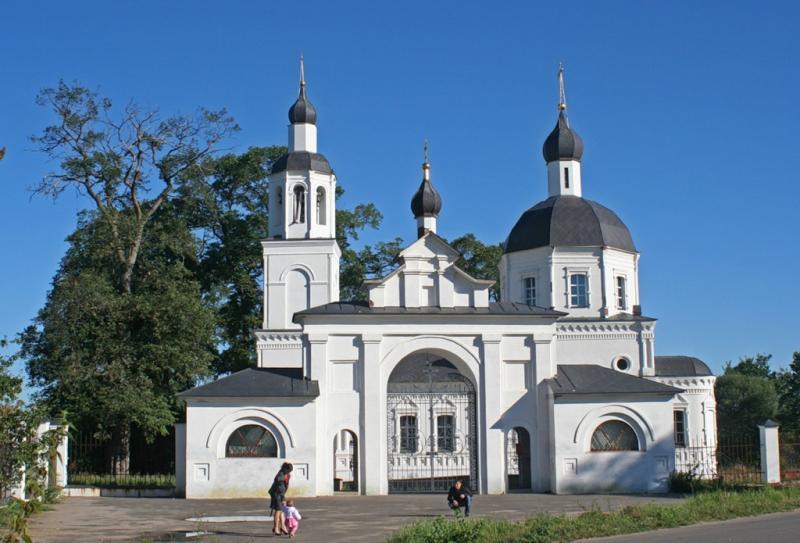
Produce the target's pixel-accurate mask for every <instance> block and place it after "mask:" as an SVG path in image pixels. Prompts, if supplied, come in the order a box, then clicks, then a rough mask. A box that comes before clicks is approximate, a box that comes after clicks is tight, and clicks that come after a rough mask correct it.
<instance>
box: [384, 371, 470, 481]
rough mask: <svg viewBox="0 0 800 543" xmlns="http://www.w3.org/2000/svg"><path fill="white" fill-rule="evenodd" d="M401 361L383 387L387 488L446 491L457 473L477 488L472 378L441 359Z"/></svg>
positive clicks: (460, 477)
mask: <svg viewBox="0 0 800 543" xmlns="http://www.w3.org/2000/svg"><path fill="white" fill-rule="evenodd" d="M404 364H405V365H406V367H404V368H402V369H400V368H401V366H403V365H404ZM401 366H398V369H400V371H399V372H398V371H397V370H396V371H395V372H393V373H392V376H391V377H390V379H389V384H388V390H387V409H386V412H387V436H388V475H389V492H391V493H399V492H446V491H447V489H448V488H450V486H451V485H452V484H453V482H454V481H456V480H457V479H460V480H462V481H463V482H464V483H466V484H468V485H469V487H470V488H471V489H472V490H473V491H477V488H478V486H477V484H478V476H477V472H478V470H477V466H478V461H477V418H476V409H475V388H474V387H473V385H472V383H471V382H470V381H469V380H468V379H467V378H465V377H464V376H463V375H461V374H460V373H458V370H457V369H456V368H455V367H454V366H453V365H452V364H450V362H448V361H446V360H443V359H440V360H436V361H433V362H430V361H428V360H419V359H418V360H409V361H404V362H403V363H402V364H401Z"/></svg>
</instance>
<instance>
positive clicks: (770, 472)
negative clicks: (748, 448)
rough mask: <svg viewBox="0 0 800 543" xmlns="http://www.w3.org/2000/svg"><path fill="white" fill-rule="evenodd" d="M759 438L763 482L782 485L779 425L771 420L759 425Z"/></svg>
mask: <svg viewBox="0 0 800 543" xmlns="http://www.w3.org/2000/svg"><path fill="white" fill-rule="evenodd" d="M758 437H759V441H760V442H761V481H762V482H764V483H780V482H781V459H780V446H779V443H778V423H777V422H775V421H774V420H770V419H766V420H764V421H762V422H761V423H759V425H758Z"/></svg>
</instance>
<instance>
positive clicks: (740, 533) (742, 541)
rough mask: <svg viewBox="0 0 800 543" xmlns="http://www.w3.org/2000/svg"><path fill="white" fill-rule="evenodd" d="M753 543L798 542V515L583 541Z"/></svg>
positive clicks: (737, 520) (739, 520)
mask: <svg viewBox="0 0 800 543" xmlns="http://www.w3.org/2000/svg"><path fill="white" fill-rule="evenodd" d="M754 541H755V542H759V543H798V542H800V511H793V512H791V513H774V514H771V515H763V516H759V517H749V518H739V519H735V520H726V521H724V522H709V523H705V524H696V525H694V526H685V527H683V528H671V529H669V530H657V531H655V532H643V533H639V534H632V535H626V536H619V537H600V538H596V539H585V540H583V543H633V542H636V543H752V542H754Z"/></svg>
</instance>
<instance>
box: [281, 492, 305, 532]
mask: <svg viewBox="0 0 800 543" xmlns="http://www.w3.org/2000/svg"><path fill="white" fill-rule="evenodd" d="M283 517H284V519H285V521H284V522H285V523H286V529H287V530H289V537H294V534H296V533H297V529H298V528H299V527H300V522H299V521H300V519H302V518H303V517H301V516H300V511H298V510H297V508H296V507H295V506H294V500H286V503H285V504H284V506H283Z"/></svg>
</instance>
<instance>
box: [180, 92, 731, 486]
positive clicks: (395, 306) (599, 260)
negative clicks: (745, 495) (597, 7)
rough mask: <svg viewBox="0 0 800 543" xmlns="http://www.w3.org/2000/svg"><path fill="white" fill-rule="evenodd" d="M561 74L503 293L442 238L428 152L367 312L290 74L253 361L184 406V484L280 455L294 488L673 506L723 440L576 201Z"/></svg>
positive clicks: (313, 129) (328, 172) (236, 480)
mask: <svg viewBox="0 0 800 543" xmlns="http://www.w3.org/2000/svg"><path fill="white" fill-rule="evenodd" d="M561 81H562V93H561V100H560V104H559V115H558V120H557V122H556V126H555V128H554V129H553V130H552V132H551V133H550V135H549V136H547V139H546V140H545V142H544V147H543V155H544V162H545V165H546V179H547V192H548V197H547V199H545V200H543V201H541V202H539V203H537V204H535V205H533V206H532V207H530V209H528V210H527V211H525V212H524V213H523V214H522V216H521V217H520V218H519V219H518V220H517V222H516V224H514V225H511V224H509V227H510V232H509V235H508V238H507V239H506V241H505V248H504V254H503V256H502V259H501V261H500V270H499V271H500V276H501V278H502V292H501V301H498V302H495V301H492V300H491V299H490V296H489V288H490V286H491V285H492V281H487V280H483V279H478V278H475V277H471V276H470V275H469V274H467V273H465V272H464V271H463V270H461V269H459V268H458V266H457V265H456V262H457V261H458V259H459V254H458V252H457V251H455V250H454V249H453V248H452V247H450V246H449V245H448V244H447V242H446V241H445V240H444V239H442V238H441V237H439V236H438V235H437V233H436V230H437V224H436V223H437V216H438V214H439V211H440V209H441V207H442V199H441V197H440V195H439V193H438V192H437V190H436V189H435V188H434V186H433V184H432V181H431V175H430V165H429V163H428V161H427V158H426V160H425V163H424V164H423V165H422V183H421V184H420V185H419V189H418V190H417V192H416V194H414V195H413V198H412V199H411V210H412V212H413V215H414V218H415V220H416V226H417V235H418V237H417V239H416V240H415V241H414V242H413V243H411V244H410V245H409V246H408V247H406V248H405V249H404V250H403V251H402V252H401V253H400V255H399V257H398V259H397V267H396V268H395V269H394V271H392V272H391V273H389V274H388V275H386V276H385V277H381V278H378V279H371V280H368V281H365V282H364V285H363V288H364V290H365V292H366V295H367V299H368V302H349V301H340V300H339V258H340V250H339V247H338V245H337V243H336V239H335V232H336V227H335V226H336V225H335V221H336V207H335V206H336V200H335V193H336V176H335V175H334V174H333V170H332V168H331V166H330V164H329V163H328V160H327V159H326V158H325V157H324V156H323V155H322V154H320V153H319V152H318V149H317V112H316V110H315V108H314V106H313V105H312V104H311V102H310V101H309V99H308V97H307V95H306V84H305V81H304V78H302V77H301V82H300V93H299V97H298V98H297V101H296V102H295V103H294V105H292V107H291V108H290V109H289V121H290V123H291V124H290V125H289V145H288V147H289V151H288V153H287V154H286V155H284V156H283V157H281V158H280V159H279V160H277V161H276V162H275V164H274V165H273V167H272V171H271V174H270V177H269V206H270V207H269V219H270V223H269V238H267V239H265V240H263V242H262V247H263V258H264V321H263V328H262V329H260V330H256V331H255V339H256V349H257V353H258V363H257V367H254V368H250V369H246V370H244V371H240V372H238V373H234V374H232V375H229V376H227V377H223V378H221V379H219V380H217V381H214V382H211V383H208V384H205V385H202V386H198V387H196V388H193V389H191V390H188V391H185V392H183V393H181V395H180V396H181V398H182V399H183V400H184V401H185V402H186V424H185V426H183V425H180V427H179V428H178V450H177V453H176V456H177V462H176V463H177V471H178V474H177V480H178V487H179V491H181V492H184V493H185V496H186V497H187V498H218V497H245V496H265V495H266V492H267V489H268V487H269V485H270V483H271V481H272V478H273V476H274V474H275V472H277V470H278V468H279V467H280V465H281V464H282V463H283V462H291V463H292V464H293V465H294V471H293V473H292V481H291V486H290V492H289V494H290V495H295V496H321V495H330V494H333V493H334V492H335V491H345V490H350V491H355V492H358V493H361V494H387V493H396V492H439V491H443V492H444V491H446V489H447V488H448V487H449V486H450V484H451V483H452V482H453V481H454V480H456V479H461V480H463V481H464V482H466V483H467V484H468V485H469V486H470V487H471V488H472V489H473V490H474V491H475V492H477V493H485V494H501V493H506V492H515V491H523V492H524V491H529V492H553V493H559V494H562V493H596V492H664V491H666V490H667V482H668V478H669V474H670V472H671V471H672V470H673V469H674V468H675V466H676V463H681V462H682V460H683V456H684V455H685V454H687V452H686V451H687V448H688V447H690V446H708V447H711V446H713V445H714V444H715V443H716V410H715V399H714V377H713V375H712V374H711V371H710V370H709V368H708V366H706V365H705V364H704V363H703V362H701V361H700V360H698V359H696V358H692V357H688V356H657V355H656V351H655V328H656V319H654V318H651V317H646V316H644V315H642V313H641V309H640V303H639V299H640V293H639V280H638V276H639V252H638V250H637V248H636V246H635V245H634V242H633V238H632V236H631V234H630V232H629V230H628V228H627V227H626V226H625V224H624V223H623V222H622V221H621V220H620V218H619V217H618V216H617V215H616V214H615V213H614V212H613V211H611V210H610V209H608V208H606V207H604V206H602V205H600V204H598V203H597V202H594V201H592V200H588V199H585V198H584V197H583V178H582V172H581V155H582V154H583V142H582V140H581V138H580V137H579V136H578V134H577V133H576V132H575V130H573V129H572V128H571V127H570V124H569V122H568V120H567V117H566V103H565V100H564V98H563V79H561ZM534 182H536V180H535V179H531V183H534ZM541 182H542V183H544V175H543V176H542V181H541ZM412 190H413V187H410V190H409V193H411V191H412ZM526 194H527V192H526V191H522V192H521V193H520V194H519V197H520V198H525V195H526Z"/></svg>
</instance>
